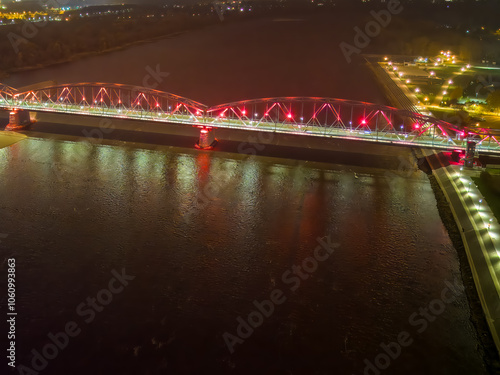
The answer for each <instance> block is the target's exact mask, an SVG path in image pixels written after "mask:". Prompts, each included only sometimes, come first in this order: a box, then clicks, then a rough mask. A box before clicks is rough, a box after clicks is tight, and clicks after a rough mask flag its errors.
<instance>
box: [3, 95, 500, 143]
mask: <svg viewBox="0 0 500 375" xmlns="http://www.w3.org/2000/svg"><path fill="white" fill-rule="evenodd" d="M0 108H2V109H4V110H10V109H12V106H10V105H5V103H4V104H2V103H0ZM15 108H17V109H25V110H29V111H32V112H53V113H64V114H74V115H82V116H96V117H109V118H117V119H134V120H142V121H153V122H160V123H165V124H168V123H174V124H185V125H190V126H196V127H207V128H215V129H216V128H226V129H239V130H248V131H264V132H276V133H283V134H301V135H307V136H317V137H334V138H344V139H350V140H363V141H369V142H378V143H385V144H399V145H406V146H420V147H430V148H436V149H447V150H449V149H455V148H459V149H464V148H465V147H466V142H465V141H456V140H452V139H450V138H448V137H443V136H442V135H441V136H439V135H436V134H435V133H436V132H435V131H434V132H432V134H428V135H418V134H417V133H415V132H405V131H392V132H387V131H379V130H378V129H368V128H359V127H357V128H355V127H351V128H347V127H345V128H342V127H331V128H329V127H324V126H318V125H312V124H310V123H309V124H307V123H299V124H292V123H286V122H284V123H274V122H263V121H251V120H249V121H246V122H245V121H241V120H239V119H230V118H226V119H221V118H220V117H217V116H202V117H197V116H194V115H181V114H176V115H169V114H165V113H160V114H156V115H155V114H154V113H151V112H147V111H138V110H127V111H126V113H124V111H123V110H119V109H114V108H106V109H105V110H103V109H102V108H97V109H96V108H83V109H82V108H81V106H77V105H65V106H60V107H59V108H53V107H52V108H50V107H47V106H44V105H43V104H36V103H31V104H23V105H17V106H16V107H15ZM478 151H485V152H488V153H500V145H498V143H496V142H491V140H490V142H488V143H487V144H485V145H483V147H481V146H479V147H478Z"/></svg>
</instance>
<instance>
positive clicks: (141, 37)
mask: <svg viewBox="0 0 500 375" xmlns="http://www.w3.org/2000/svg"><path fill="white" fill-rule="evenodd" d="M391 1H395V0H386V1H385V2H379V1H370V2H365V3H363V2H361V1H360V2H357V1H335V2H334V1H329V0H307V1H303V0H301V1H299V0H288V1H274V0H273V1H250V2H249V1H241V2H239V3H237V4H236V5H235V4H234V3H230V2H224V1H217V2H211V3H206V4H203V5H200V4H197V5H177V6H176V5H168V6H157V7H154V6H141V5H117V6H93V7H87V8H81V9H74V10H70V11H66V12H64V13H61V15H60V20H58V21H52V22H47V23H43V22H30V21H28V20H17V21H15V24H9V25H5V23H6V22H4V25H3V26H0V71H1V72H3V73H8V72H11V71H15V70H18V69H24V68H34V67H40V66H45V65H49V64H54V63H58V62H62V61H68V60H71V59H73V58H76V57H78V56H82V55H85V54H92V53H100V52H104V51H107V50H112V49H114V48H120V47H123V46H126V45H128V44H130V43H135V42H140V41H147V40H151V39H153V38H158V37H162V36H166V35H169V34H172V33H176V32H182V31H185V30H192V29H196V28H200V27H205V26H208V25H212V24H216V23H221V22H238V21H240V20H244V19H248V18H255V17H283V16H284V17H288V16H301V17H303V16H307V15H308V14H314V13H321V14H324V15H325V16H329V17H330V16H331V20H332V28H336V27H337V28H339V29H340V28H342V30H339V38H343V39H341V40H339V41H338V43H340V41H345V42H347V43H353V40H352V39H351V40H349V38H350V37H351V38H354V34H355V33H354V31H353V27H354V26H358V27H359V28H360V29H363V28H364V27H365V25H366V24H367V22H369V21H371V20H373V16H372V14H371V13H370V12H371V11H373V10H376V11H380V10H382V9H387V6H388V4H389V3H391ZM400 6H401V7H402V8H403V10H402V11H401V12H400V13H398V14H397V15H396V14H394V15H392V17H391V20H390V22H388V24H387V25H386V26H384V27H381V32H380V33H379V35H377V36H376V37H374V38H372V40H371V41H370V44H369V45H368V46H367V47H366V48H364V49H363V53H380V54H406V55H434V54H437V53H438V52H439V51H440V50H442V49H451V50H453V51H454V52H455V53H457V54H459V55H460V56H461V57H462V58H463V59H468V60H480V59H483V58H485V57H487V58H489V59H493V60H494V59H498V60H499V61H500V41H499V39H500V18H499V17H498V14H499V13H500V12H499V11H500V2H499V1H498V0H493V1H473V2H469V1H468V0H464V1H462V2H436V3H434V4H433V3H430V2H429V3H428V2H425V1H422V2H412V1H401V5H400ZM346 20H349V21H350V24H349V25H352V26H348V27H346V26H345V25H346ZM4 21H5V20H4ZM10 22H12V21H10ZM340 25H342V26H340ZM340 35H341V36H340ZM332 42H337V41H332Z"/></svg>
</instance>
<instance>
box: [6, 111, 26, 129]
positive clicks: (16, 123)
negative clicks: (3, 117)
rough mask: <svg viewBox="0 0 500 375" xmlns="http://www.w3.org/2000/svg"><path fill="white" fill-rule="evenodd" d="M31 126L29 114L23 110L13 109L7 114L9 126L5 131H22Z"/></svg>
mask: <svg viewBox="0 0 500 375" xmlns="http://www.w3.org/2000/svg"><path fill="white" fill-rule="evenodd" d="M30 124H31V117H30V112H29V111H28V110H25V109H13V110H12V111H10V113H9V124H8V125H7V126H6V127H5V129H6V130H16V129H24V128H26V127H28V126H29V125H30Z"/></svg>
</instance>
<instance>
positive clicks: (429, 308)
mask: <svg viewBox="0 0 500 375" xmlns="http://www.w3.org/2000/svg"><path fill="white" fill-rule="evenodd" d="M326 21H327V20H326V19H325V18H324V17H316V18H314V19H306V20H304V21H286V22H285V21H273V20H270V19H269V20H258V21H251V22H246V23H242V24H230V25H225V24H221V25H216V26H214V27H211V28H208V29H205V30H200V31H194V32H192V33H187V34H184V35H181V36H178V37H176V38H171V39H166V40H163V41H159V42H154V43H151V44H145V45H140V46H135V47H132V48H130V49H128V50H124V51H120V52H114V53H111V54H107V55H102V56H97V57H92V58H88V59H84V60H81V61H77V62H73V63H70V64H65V65H60V66H57V67H51V68H46V69H42V70H39V71H32V72H27V73H23V74H19V75H15V76H11V77H10V78H9V79H8V81H7V83H9V84H11V85H14V86H22V85H25V84H30V83H34V82H37V81H43V80H47V79H55V80H57V81H58V82H60V83H62V82H78V81H107V82H121V83H130V84H141V82H142V80H143V77H144V75H145V74H146V73H145V67H146V66H151V67H153V66H156V65H157V64H160V66H161V69H162V70H163V71H165V72H169V75H168V77H165V78H164V81H163V82H161V83H160V84H159V85H158V87H157V88H159V89H162V90H166V91H170V92H173V93H176V94H179V95H183V96H187V97H190V98H192V99H195V100H199V101H202V102H204V103H206V104H217V103H220V102H227V101H233V100H240V99H245V98H253V97H265V96H275V95H287V96H292V95H302V96H304V95H314V96H331V97H343V98H348V99H357V100H365V101H371V102H379V103H385V99H384V97H383V95H382V94H381V92H380V91H379V88H378V87H377V85H376V82H375V81H374V80H373V78H372V77H371V76H370V72H369V71H368V70H367V69H365V68H364V67H363V66H362V65H361V64H360V63H355V62H353V63H352V64H347V63H345V60H343V56H342V55H341V54H340V50H339V49H338V44H339V43H340V41H341V39H339V36H337V31H338V30H337V28H336V26H335V24H333V23H332V22H331V21H330V22H326ZM278 33H280V36H278ZM285 34H286V35H288V36H287V37H283V35H285ZM344 34H345V31H344ZM28 135H29V134H28ZM2 137H6V136H5V135H4V134H1V135H0V139H1V138H2ZM75 140H76V141H75ZM401 157H403V158H405V159H406V160H410V161H411V163H413V159H412V158H413V157H412V156H411V152H410V150H409V149H408V150H407V151H401ZM354 172H355V173H354ZM0 181H1V183H0V210H1V216H0V233H3V234H8V236H5V235H4V236H2V237H0V239H1V243H0V251H1V254H2V255H3V256H2V257H3V258H15V259H16V260H15V262H16V280H17V283H16V288H17V291H16V298H17V300H16V309H17V312H18V315H17V317H16V365H24V366H26V368H24V369H23V370H22V371H24V372H21V370H19V371H9V367H7V366H6V365H5V363H6V362H7V359H5V357H3V361H4V363H2V371H1V373H2V374H3V373H16V374H17V373H20V374H33V373H36V372H39V373H40V374H56V375H59V374H68V375H70V374H75V375H80V374H82V375H83V374H86V375H87V374H283V375H285V374H334V373H335V374H363V373H365V374H372V375H373V374H379V373H383V374H486V373H487V370H486V367H485V365H484V353H483V350H482V347H481V345H480V341H479V339H478V333H477V331H476V329H475V327H474V325H473V324H472V323H471V320H470V317H471V309H470V308H469V305H468V301H467V298H466V296H465V294H464V293H463V292H461V288H462V287H463V282H462V277H461V273H460V264H459V260H458V256H457V252H456V250H455V249H454V247H453V245H452V243H451V241H450V238H449V236H448V233H447V231H446V229H445V227H444V225H443V223H442V222H441V219H440V216H439V213H438V210H437V207H436V199H435V197H434V194H433V191H432V188H431V185H430V183H429V179H428V177H427V176H426V175H425V174H424V173H423V172H421V171H418V170H415V171H413V172H408V171H398V170H393V171H387V170H384V169H376V168H368V167H363V166H359V167H355V166H343V165H336V164H330V163H319V162H309V161H305V160H301V157H300V155H295V157H294V159H281V158H270V157H266V156H262V155H260V156H259V155H258V156H248V155H240V154H235V153H225V152H217V151H212V152H206V151H197V150H195V149H188V148H176V147H172V146H167V145H155V146H153V145H147V144H137V143H132V142H130V143H125V142H118V141H108V142H106V143H105V144H89V143H88V142H83V141H82V140H79V141H78V140H77V139H75V138H73V137H69V136H50V135H46V136H44V137H41V138H40V137H28V138H25V139H23V140H21V141H20V142H18V143H15V144H13V145H10V146H8V147H4V148H2V149H0ZM318 238H323V240H322V241H323V242H321V241H319V240H318ZM325 243H326V245H325ZM328 243H331V244H335V246H333V245H331V246H329V245H328ZM321 244H323V245H321ZM318 246H319V247H318ZM321 246H323V247H321ZM325 249H330V250H331V253H327V252H326V250H325ZM315 257H316V258H315ZM315 259H318V260H315ZM298 266H300V267H301V269H300V270H299V269H298V268H297V267H298ZM3 267H4V269H6V268H7V262H6V261H5V262H4V265H3ZM122 273H124V274H125V275H122ZM294 273H295V274H294ZM2 274H3V275H6V272H5V273H4V272H2ZM117 275H118V276H117ZM5 277H6V276H5ZM5 277H4V278H5ZM120 280H121V282H120ZM450 283H451V284H452V285H454V286H453V288H450V287H449V285H450ZM1 286H2V288H4V290H6V288H7V287H6V283H5V280H2V284H1ZM453 290H454V291H455V292H453ZM4 295H5V293H3V292H2V296H4ZM452 297H453V298H452ZM95 298H97V301H95V300H94V299H95ZM270 299H273V300H274V301H276V303H272V302H262V301H264V300H270ZM443 300H445V301H446V302H443ZM450 300H452V301H450ZM6 301H7V300H6V298H4V299H3V300H2V305H3V306H5V305H6V303H7V302H6ZM256 305H261V306H264V307H262V308H263V309H265V311H264V312H265V314H262V313H260V312H258V311H259V310H258V308H257V306H256ZM421 309H426V310H425V311H424V310H421ZM424 315H426V316H427V318H426V317H424ZM249 319H250V321H251V324H253V325H254V326H255V328H253V329H252V328H251V327H250V326H248V323H241V322H242V321H246V322H248V320H249ZM239 325H241V327H240V328H239V329H238V326H239ZM65 330H66V333H61V332H64V331H65ZM238 331H239V333H238ZM4 332H6V330H5V331H4ZM2 334H4V333H2ZM5 334H6V333H5ZM238 334H240V336H241V337H240V338H237V335H238ZM70 336H71V337H70ZM225 340H226V341H230V342H231V343H232V345H227V343H226V342H225ZM398 340H399V341H400V343H401V345H402V347H401V346H400V344H397V345H396V344H390V343H392V342H397V341H398ZM53 341H56V342H58V345H59V348H57V347H56V346H54V345H53V344H51V343H52V342H53ZM2 342H5V340H2ZM384 344H385V345H384ZM403 344H404V345H403ZM386 345H388V347H386V349H384V347H385V346H386ZM230 349H231V350H230ZM32 350H34V351H32ZM231 352H232V353H231ZM389 352H390V353H389ZM4 353H5V351H4ZM38 353H40V354H38ZM385 353H389V354H385ZM42 355H43V356H45V358H49V359H43V358H42ZM391 356H392V357H391ZM375 366H378V367H379V368H380V370H379V369H376V368H375ZM28 367H29V368H30V369H34V370H33V371H32V372H29V371H30V370H27V368H28Z"/></svg>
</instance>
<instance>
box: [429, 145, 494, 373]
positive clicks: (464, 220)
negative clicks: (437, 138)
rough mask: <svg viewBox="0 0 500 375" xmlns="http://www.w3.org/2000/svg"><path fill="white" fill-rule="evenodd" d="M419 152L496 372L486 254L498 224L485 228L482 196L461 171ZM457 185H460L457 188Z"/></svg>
mask: <svg viewBox="0 0 500 375" xmlns="http://www.w3.org/2000/svg"><path fill="white" fill-rule="evenodd" d="M419 155H420V157H422V158H425V159H426V161H427V166H428V168H429V172H430V175H429V179H430V181H431V184H432V187H433V190H434V193H435V196H436V201H437V204H438V208H439V212H440V215H441V218H442V221H443V223H444V224H445V226H446V228H447V230H448V233H449V235H450V238H451V240H452V242H453V244H454V246H455V248H456V249H457V252H458V254H459V258H460V264H461V267H460V268H461V272H462V278H463V281H464V285H465V286H466V291H467V298H468V301H469V305H470V307H471V311H472V315H471V321H472V322H473V323H474V325H475V327H476V329H477V331H478V333H479V336H480V337H481V340H482V344H483V347H484V350H485V359H486V362H487V364H488V366H489V367H490V370H491V371H492V373H498V371H500V362H499V357H498V353H499V351H500V350H499V340H498V331H499V326H498V323H497V322H498V316H497V315H498V311H499V310H498V306H499V303H500V300H499V298H498V297H499V294H498V287H497V285H498V282H497V281H495V280H497V275H496V272H495V271H494V268H492V267H491V264H490V263H491V262H493V260H489V258H490V257H498V255H497V253H496V249H495V247H496V246H495V240H494V238H496V237H495V236H496V235H497V234H498V223H496V222H495V223H493V225H491V229H487V228H486V227H485V225H486V224H484V220H487V221H488V219H483V218H486V217H489V216H492V214H491V212H490V210H489V208H488V207H487V206H486V204H479V203H478V202H479V199H483V201H484V198H482V196H481V195H480V193H479V191H478V190H477V189H476V187H475V186H474V185H473V184H470V185H468V186H469V187H468V189H467V190H466V189H465V187H463V186H462V185H463V184H464V183H465V184H466V185H467V183H468V181H467V180H468V177H467V176H466V175H465V174H464V175H463V176H462V177H457V176H458V172H457V171H456V170H453V166H451V165H449V163H447V160H446V158H445V157H444V155H443V154H442V153H440V154H434V153H430V152H429V151H423V150H419ZM462 179H464V181H465V182H464V181H462ZM455 180H456V181H455ZM459 180H460V181H459ZM470 182H472V181H470ZM457 184H459V185H460V186H458V187H457ZM457 189H462V190H460V191H459V190H457ZM461 195H463V196H464V197H461ZM469 201H470V202H469ZM471 210H473V211H474V210H475V211H477V212H476V214H475V215H474V214H473V213H471ZM478 220H479V222H477V221H478Z"/></svg>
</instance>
